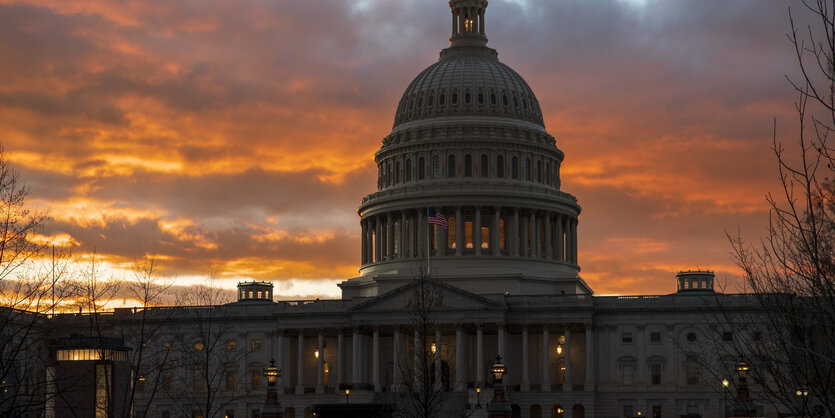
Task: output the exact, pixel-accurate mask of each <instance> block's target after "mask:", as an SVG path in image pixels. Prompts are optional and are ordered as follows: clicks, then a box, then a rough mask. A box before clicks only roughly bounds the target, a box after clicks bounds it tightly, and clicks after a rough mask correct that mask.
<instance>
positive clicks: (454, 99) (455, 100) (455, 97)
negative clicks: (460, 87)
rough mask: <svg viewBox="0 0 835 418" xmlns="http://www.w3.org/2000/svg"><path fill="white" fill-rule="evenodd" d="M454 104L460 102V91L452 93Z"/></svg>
mask: <svg viewBox="0 0 835 418" xmlns="http://www.w3.org/2000/svg"><path fill="white" fill-rule="evenodd" d="M452 104H458V93H452Z"/></svg>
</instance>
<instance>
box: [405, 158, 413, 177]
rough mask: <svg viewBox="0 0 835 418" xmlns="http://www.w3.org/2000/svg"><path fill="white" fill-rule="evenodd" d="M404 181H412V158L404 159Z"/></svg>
mask: <svg viewBox="0 0 835 418" xmlns="http://www.w3.org/2000/svg"><path fill="white" fill-rule="evenodd" d="M406 181H412V159H411V158H409V159H408V160H406Z"/></svg>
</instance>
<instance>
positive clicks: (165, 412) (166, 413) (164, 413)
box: [159, 411, 171, 418]
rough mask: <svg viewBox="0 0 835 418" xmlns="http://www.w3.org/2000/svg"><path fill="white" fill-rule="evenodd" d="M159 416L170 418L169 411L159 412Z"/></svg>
mask: <svg viewBox="0 0 835 418" xmlns="http://www.w3.org/2000/svg"><path fill="white" fill-rule="evenodd" d="M159 416H160V417H161V418H171V411H162V412H160V414H159Z"/></svg>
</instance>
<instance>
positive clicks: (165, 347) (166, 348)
mask: <svg viewBox="0 0 835 418" xmlns="http://www.w3.org/2000/svg"><path fill="white" fill-rule="evenodd" d="M162 349H163V350H164V351H171V343H170V342H168V341H163V342H162Z"/></svg>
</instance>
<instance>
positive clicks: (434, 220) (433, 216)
mask: <svg viewBox="0 0 835 418" xmlns="http://www.w3.org/2000/svg"><path fill="white" fill-rule="evenodd" d="M429 223H430V224H434V225H438V226H440V227H441V228H444V229H446V228H447V226H449V225H448V224H447V221H446V217H444V215H441V214H440V213H438V212H435V211H434V210H432V209H429Z"/></svg>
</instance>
